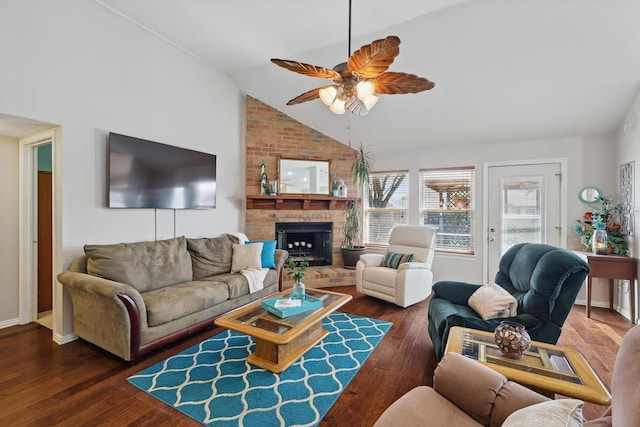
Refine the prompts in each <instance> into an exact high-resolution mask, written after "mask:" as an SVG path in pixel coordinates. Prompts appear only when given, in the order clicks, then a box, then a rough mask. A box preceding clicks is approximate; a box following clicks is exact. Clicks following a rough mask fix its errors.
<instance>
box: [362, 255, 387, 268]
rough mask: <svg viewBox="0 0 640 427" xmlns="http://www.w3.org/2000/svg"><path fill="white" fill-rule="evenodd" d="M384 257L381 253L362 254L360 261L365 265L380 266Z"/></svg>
mask: <svg viewBox="0 0 640 427" xmlns="http://www.w3.org/2000/svg"><path fill="white" fill-rule="evenodd" d="M383 259H384V255H381V254H362V255H360V259H359V260H358V262H362V264H363V267H380V266H381V265H382V260H383Z"/></svg>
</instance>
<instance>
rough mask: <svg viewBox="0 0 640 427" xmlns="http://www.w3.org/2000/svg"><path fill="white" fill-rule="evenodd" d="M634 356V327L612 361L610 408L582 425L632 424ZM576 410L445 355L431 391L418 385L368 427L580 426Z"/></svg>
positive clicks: (637, 412)
mask: <svg viewBox="0 0 640 427" xmlns="http://www.w3.org/2000/svg"><path fill="white" fill-rule="evenodd" d="M638 355H640V326H635V327H633V329H631V330H630V331H629V332H627V333H626V335H625V336H624V338H623V340H622V344H621V346H620V350H619V351H618V355H617V356H616V360H615V363H614V366H613V377H612V379H611V406H610V407H609V408H608V409H606V410H605V411H604V413H603V414H602V416H601V417H600V418H597V419H594V420H590V421H587V422H585V423H584V426H593V427H596V426H597V427H605V426H620V427H627V426H637V425H638V420H640V393H638V392H637V386H636V384H637V381H638V380H639V379H640V363H638V362H637V360H638ZM545 402H546V403H545ZM571 406H573V408H570V407H571ZM561 408H562V410H561ZM569 409H571V410H569ZM581 409H582V402H581V401H579V400H577V399H558V400H555V401H550V399H549V398H547V397H545V396H542V395H541V394H538V393H536V392H534V391H532V390H529V389H528V388H525V387H523V386H521V385H520V384H518V383H515V382H513V381H509V380H507V378H506V377H505V376H503V375H502V374H499V373H497V372H495V371H494V370H492V369H491V368H489V367H487V366H484V365H482V364H480V363H479V362H477V361H475V360H471V359H467V358H466V357H464V356H462V355H460V354H457V353H447V354H445V356H444V357H443V358H442V360H441V361H440V363H439V364H438V366H437V368H436V370H435V373H434V376H433V388H431V387H426V386H420V387H416V388H414V389H413V390H410V391H409V392H408V393H406V394H405V395H404V396H402V397H400V399H398V400H397V401H395V402H394V403H393V404H392V405H391V406H390V407H389V408H387V410H386V411H385V412H384V413H383V414H382V415H381V416H380V418H379V419H378V421H377V422H376V423H375V425H374V427H387V426H389V427H391V426H394V427H395V426H402V427H418V426H420V427H430V426H433V427H440V426H456V427H466V426H474V427H478V426H490V427H497V426H503V427H506V426H515V425H517V426H521V425H530V424H522V423H521V422H522V419H525V420H527V419H529V420H536V421H537V422H538V424H536V425H541V424H540V422H541V419H542V418H544V419H545V422H547V423H546V424H545V425H548V426H551V425H560V424H554V423H553V422H550V420H549V419H550V418H551V417H554V416H559V415H562V416H563V420H569V419H570V420H572V421H573V420H574V419H575V418H577V419H578V421H577V422H571V423H567V424H566V425H569V426H573V425H582V424H581V423H580V421H581V418H582V411H581ZM516 411H518V412H517V413H516ZM562 411H564V412H562ZM505 420H506V421H507V422H505ZM562 425H565V424H562Z"/></svg>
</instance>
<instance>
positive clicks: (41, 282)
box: [18, 129, 62, 340]
mask: <svg viewBox="0 0 640 427" xmlns="http://www.w3.org/2000/svg"><path fill="white" fill-rule="evenodd" d="M58 133H59V129H49V130H45V131H42V132H37V133H34V134H31V135H27V136H25V137H22V138H20V140H19V144H20V160H19V161H20V172H19V173H20V189H19V193H20V195H19V197H20V206H19V211H20V214H19V215H20V218H19V251H20V267H19V274H18V278H19V310H18V311H19V314H18V318H19V322H20V323H21V324H26V323H29V322H34V321H37V322H38V323H40V324H42V325H43V326H46V327H47V328H49V329H51V330H52V333H53V336H54V338H55V336H56V316H58V317H61V315H62V313H57V312H56V302H57V300H59V297H57V295H56V281H55V277H56V265H57V261H56V260H57V252H58V251H57V250H56V248H57V242H58V237H57V230H58V228H59V227H58V226H57V225H56V209H55V206H56V201H57V197H56V192H55V188H56V185H55V182H56V179H55V177H56V171H55V161H54V158H55V150H56V138H57V135H58ZM54 340H55V339H54Z"/></svg>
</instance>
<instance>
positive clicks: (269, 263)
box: [245, 240, 277, 268]
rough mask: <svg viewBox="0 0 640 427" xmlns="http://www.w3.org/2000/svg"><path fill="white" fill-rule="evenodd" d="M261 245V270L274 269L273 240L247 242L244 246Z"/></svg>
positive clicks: (274, 244) (274, 249)
mask: <svg viewBox="0 0 640 427" xmlns="http://www.w3.org/2000/svg"><path fill="white" fill-rule="evenodd" d="M252 243H262V254H261V259H262V268H276V244H277V242H276V241H275V240H249V241H247V242H245V244H246V245H249V244H252Z"/></svg>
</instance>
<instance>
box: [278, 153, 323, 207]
mask: <svg viewBox="0 0 640 427" xmlns="http://www.w3.org/2000/svg"><path fill="white" fill-rule="evenodd" d="M330 177H331V171H330V161H329V160H308V159H287V158H280V159H279V160H278V185H279V192H278V195H281V196H282V195H294V194H298V195H321V196H327V197H328V196H331V178H330Z"/></svg>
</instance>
